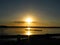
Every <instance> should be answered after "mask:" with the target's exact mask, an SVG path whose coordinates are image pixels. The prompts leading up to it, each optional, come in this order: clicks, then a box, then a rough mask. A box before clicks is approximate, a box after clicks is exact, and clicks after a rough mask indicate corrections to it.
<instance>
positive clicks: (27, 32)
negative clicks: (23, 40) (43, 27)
mask: <svg viewBox="0 0 60 45" xmlns="http://www.w3.org/2000/svg"><path fill="white" fill-rule="evenodd" d="M30 29H31V28H27V31H26V32H25V34H26V35H28V36H30V35H32V33H31V31H30Z"/></svg>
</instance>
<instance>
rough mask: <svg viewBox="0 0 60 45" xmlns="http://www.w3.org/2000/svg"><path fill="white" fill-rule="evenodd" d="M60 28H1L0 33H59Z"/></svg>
mask: <svg viewBox="0 0 60 45" xmlns="http://www.w3.org/2000/svg"><path fill="white" fill-rule="evenodd" d="M57 33H60V28H0V35H28V34H30V35H40V34H57Z"/></svg>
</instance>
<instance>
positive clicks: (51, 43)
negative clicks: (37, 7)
mask: <svg viewBox="0 0 60 45" xmlns="http://www.w3.org/2000/svg"><path fill="white" fill-rule="evenodd" d="M56 36H60V34H46V35H31V36H27V35H1V36H0V45H60V38H59V37H58V38H53V37H56ZM14 38H15V39H16V40H11V39H14Z"/></svg>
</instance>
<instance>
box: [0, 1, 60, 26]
mask: <svg viewBox="0 0 60 45" xmlns="http://www.w3.org/2000/svg"><path fill="white" fill-rule="evenodd" d="M27 17H31V18H33V20H34V21H36V22H39V24H40V25H41V24H42V25H46V26H60V0H0V24H6V23H7V22H14V21H23V20H24V19H25V18H27Z"/></svg>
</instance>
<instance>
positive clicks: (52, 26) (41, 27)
mask: <svg viewBox="0 0 60 45" xmlns="http://www.w3.org/2000/svg"><path fill="white" fill-rule="evenodd" d="M0 28H28V26H0ZM29 28H60V27H57V26H29Z"/></svg>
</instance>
